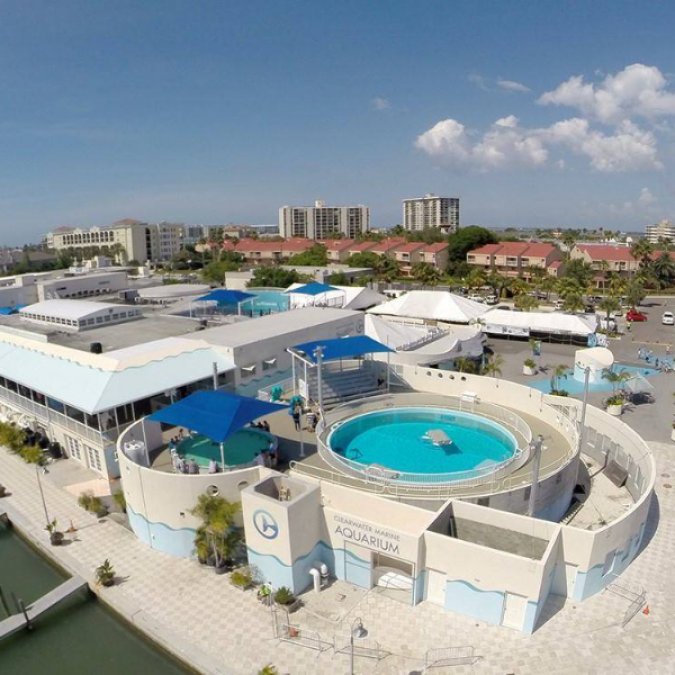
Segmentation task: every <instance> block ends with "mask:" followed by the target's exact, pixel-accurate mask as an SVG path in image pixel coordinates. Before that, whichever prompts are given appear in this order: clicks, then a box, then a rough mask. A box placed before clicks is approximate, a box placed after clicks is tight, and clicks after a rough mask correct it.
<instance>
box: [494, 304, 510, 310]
mask: <svg viewBox="0 0 675 675" xmlns="http://www.w3.org/2000/svg"><path fill="white" fill-rule="evenodd" d="M495 309H508V310H511V307H509V305H497V306H496V307H495Z"/></svg>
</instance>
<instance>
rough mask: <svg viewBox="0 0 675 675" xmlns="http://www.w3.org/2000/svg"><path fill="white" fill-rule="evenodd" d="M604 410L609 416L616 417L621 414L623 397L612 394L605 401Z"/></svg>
mask: <svg viewBox="0 0 675 675" xmlns="http://www.w3.org/2000/svg"><path fill="white" fill-rule="evenodd" d="M605 408H606V410H607V412H608V413H609V414H610V415H614V417H618V416H619V415H621V413H622V412H623V396H621V394H612V395H611V396H610V397H609V398H608V399H607V400H606V401H605Z"/></svg>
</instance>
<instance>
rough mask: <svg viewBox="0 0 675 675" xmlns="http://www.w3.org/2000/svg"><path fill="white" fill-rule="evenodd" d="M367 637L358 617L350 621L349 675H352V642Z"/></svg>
mask: <svg viewBox="0 0 675 675" xmlns="http://www.w3.org/2000/svg"><path fill="white" fill-rule="evenodd" d="M367 636H368V631H367V630H366V629H365V628H364V626H363V621H361V618H360V617H358V616H357V617H356V619H354V621H352V625H351V627H350V629H349V673H350V675H354V640H362V639H363V638H365V637H367Z"/></svg>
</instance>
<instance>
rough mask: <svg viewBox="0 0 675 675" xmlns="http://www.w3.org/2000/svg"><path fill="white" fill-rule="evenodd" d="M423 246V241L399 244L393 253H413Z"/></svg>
mask: <svg viewBox="0 0 675 675" xmlns="http://www.w3.org/2000/svg"><path fill="white" fill-rule="evenodd" d="M425 246H426V244H425V243H424V242H423V241H411V242H408V243H407V244H401V245H400V246H397V247H396V250H395V251H394V253H414V252H415V251H419V250H420V249H422V248H424V247H425Z"/></svg>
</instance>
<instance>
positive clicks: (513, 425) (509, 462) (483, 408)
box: [317, 394, 532, 487]
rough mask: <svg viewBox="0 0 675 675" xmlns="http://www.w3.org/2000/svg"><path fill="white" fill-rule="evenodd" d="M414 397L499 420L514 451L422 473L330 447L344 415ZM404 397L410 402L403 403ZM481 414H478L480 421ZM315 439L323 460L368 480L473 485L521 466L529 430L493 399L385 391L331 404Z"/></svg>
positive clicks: (526, 454) (430, 404)
mask: <svg viewBox="0 0 675 675" xmlns="http://www.w3.org/2000/svg"><path fill="white" fill-rule="evenodd" d="M416 398H417V399H420V398H421V399H423V400H424V401H425V402H424V407H425V408H431V409H435V410H439V411H447V410H454V411H457V412H461V413H467V412H469V413H470V414H476V413H479V414H480V417H485V418H487V419H489V420H491V421H492V422H499V423H500V424H502V425H504V426H505V427H507V428H508V430H509V431H511V434H510V435H511V437H512V438H513V441H514V443H515V445H516V450H515V452H514V453H513V455H511V456H510V457H508V458H506V459H504V460H502V461H501V462H497V463H495V464H490V465H489V466H486V467H482V468H476V469H470V470H467V471H453V472H445V473H425V472H410V471H396V470H392V469H388V468H385V467H381V466H379V465H373V464H370V465H367V464H364V463H362V462H357V461H354V460H351V459H349V458H347V457H343V456H341V455H339V454H337V453H335V452H333V451H332V450H331V448H330V445H329V443H330V439H329V436H330V434H331V433H332V431H333V430H335V429H336V428H338V427H339V425H340V424H341V423H342V422H343V421H344V420H345V419H347V418H349V417H352V416H353V415H354V414H366V413H368V412H374V411H381V410H382V409H383V408H384V409H386V408H394V407H395V406H396V405H397V404H398V406H400V407H415V406H416V405H421V402H418V403H417V404H415V402H414V399H416ZM406 401H410V402H409V403H406ZM468 407H470V410H467V408H468ZM480 417H479V418H478V421H479V422H480ZM317 441H318V445H317V447H318V452H319V456H320V457H321V458H322V459H323V460H324V462H326V464H328V465H329V466H333V467H335V465H336V463H337V464H338V465H340V466H341V467H343V468H345V469H347V471H348V472H349V473H351V474H353V475H356V476H365V478H366V480H367V482H369V483H386V484H390V483H392V482H395V483H398V484H406V485H422V484H423V485H430V484H432V485H433V484H447V483H452V484H453V485H454V486H457V487H460V486H461V487H475V486H476V485H480V484H483V483H484V482H485V480H486V478H488V477H490V479H491V480H495V479H497V478H499V477H501V476H503V475H504V474H505V473H506V472H507V471H508V472H509V473H510V472H513V471H515V470H516V469H517V468H519V467H520V466H522V465H523V464H524V463H525V462H526V461H527V460H528V458H529V454H530V443H531V442H532V431H531V429H530V427H529V426H528V425H527V424H526V423H525V421H524V420H523V419H522V418H520V417H519V416H518V415H516V414H515V413H513V412H511V411H510V410H505V409H504V408H502V407H500V406H497V405H495V404H493V403H479V402H473V403H470V404H467V403H465V402H464V401H463V400H462V398H461V397H451V396H447V397H446V396H444V397H440V396H433V395H428V394H426V395H425V394H422V395H400V394H399V395H392V394H385V395H380V396H374V397H372V398H369V399H367V400H366V401H359V402H358V403H355V404H349V403H347V404H343V405H341V406H339V407H337V408H334V409H333V410H331V411H330V412H329V413H326V416H325V418H324V419H323V420H322V421H321V422H320V423H319V427H318V434H317Z"/></svg>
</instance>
